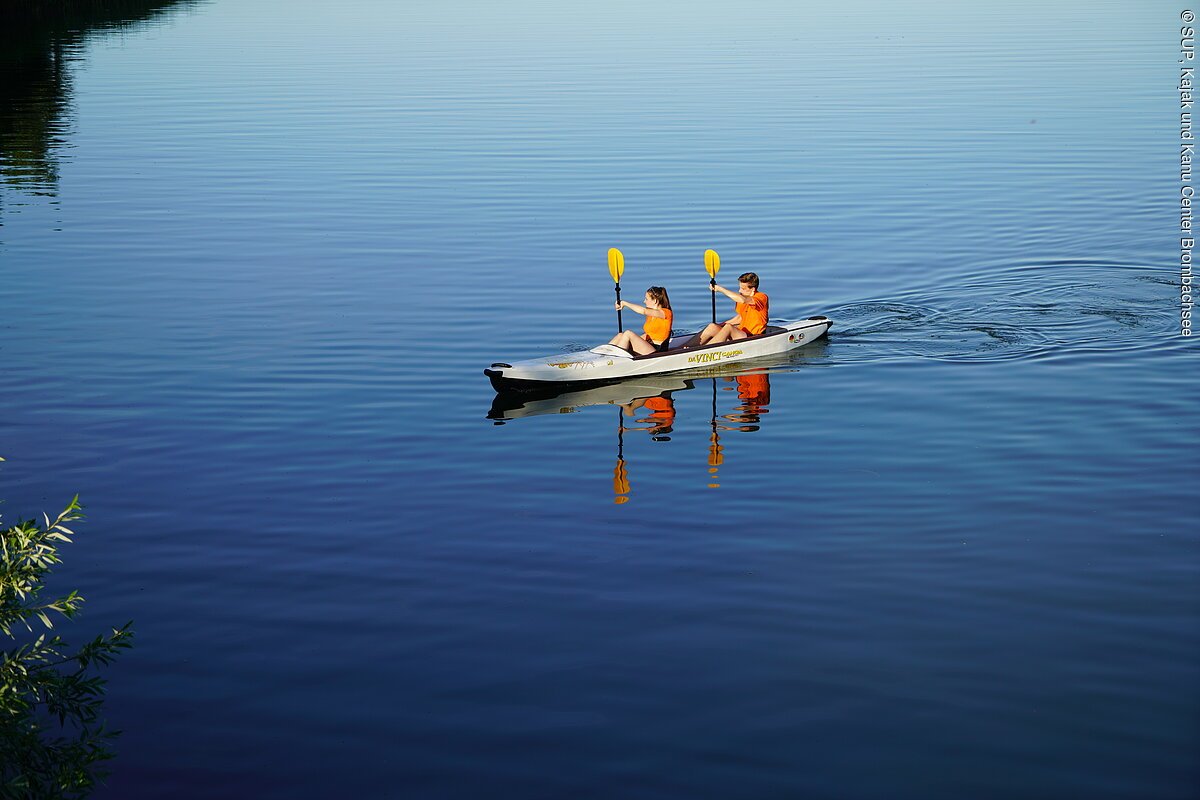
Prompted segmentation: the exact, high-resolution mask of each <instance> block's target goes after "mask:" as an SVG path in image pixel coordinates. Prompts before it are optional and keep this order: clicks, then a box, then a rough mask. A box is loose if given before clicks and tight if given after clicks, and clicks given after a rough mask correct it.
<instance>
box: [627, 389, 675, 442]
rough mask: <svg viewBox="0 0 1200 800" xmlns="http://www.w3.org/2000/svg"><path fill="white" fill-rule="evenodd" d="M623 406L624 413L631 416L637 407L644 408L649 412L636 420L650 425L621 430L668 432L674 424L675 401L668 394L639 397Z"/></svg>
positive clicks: (654, 432) (652, 432) (651, 432)
mask: <svg viewBox="0 0 1200 800" xmlns="http://www.w3.org/2000/svg"><path fill="white" fill-rule="evenodd" d="M623 408H624V409H625V413H626V415H628V416H631V417H632V416H633V415H634V414H635V413H636V412H637V410H638V409H639V408H645V409H646V410H648V411H649V412H650V414H649V415H648V416H646V417H642V418H641V419H639V420H638V422H644V423H649V425H650V426H649V427H647V428H622V430H626V431H630V430H633V431H645V432H646V433H649V434H660V433H670V432H671V430H672V428H673V426H674V425H675V401H674V400H672V399H671V397H670V396H665V397H646V398H639V399H637V400H634V401H633V402H632V403H629V404H628V405H625V406H623Z"/></svg>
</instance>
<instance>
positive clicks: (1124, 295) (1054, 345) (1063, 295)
mask: <svg viewBox="0 0 1200 800" xmlns="http://www.w3.org/2000/svg"><path fill="white" fill-rule="evenodd" d="M825 313H827V314H828V315H829V316H830V317H832V318H833V319H834V320H835V321H836V323H837V324H836V325H835V327H834V329H833V332H832V337H831V345H830V348H829V352H827V353H825V357H826V358H827V359H828V360H830V361H834V362H839V363H846V362H864V361H880V360H896V359H908V358H926V359H936V360H939V361H962V362H995V361H1010V360H1027V359H1041V358H1059V357H1064V356H1068V355H1070V354H1075V353H1080V352H1092V353H1096V352H1108V351H1115V350H1138V349H1146V348H1161V347H1164V346H1168V347H1169V346H1172V344H1171V341H1170V340H1171V339H1172V334H1173V333H1174V332H1175V329H1176V328H1175V326H1177V324H1178V320H1177V315H1178V289H1177V287H1176V284H1175V283H1174V282H1173V281H1172V278H1171V274H1170V271H1169V270H1164V269H1162V268H1159V267H1148V266H1133V265H1127V264H1113V263H1097V262H1081V261H1058V262H1049V263H1043V264H1022V265H1014V266H1010V267H1001V268H998V269H989V270H988V271H987V272H986V273H981V274H979V275H977V276H974V277H971V278H968V279H967V280H965V281H963V282H961V283H958V284H956V285H953V286H944V285H943V286H940V287H929V288H923V289H918V290H914V291H912V292H910V293H906V294H904V295H901V296H898V297H894V298H888V299H875V300H863V301H859V302H851V303H846V304H844V305H841V306H836V307H833V308H830V309H829V310H828V311H826V312H825ZM1176 338H1177V337H1176ZM1164 340H1166V341H1164ZM1174 346H1181V345H1180V343H1179V342H1178V341H1176V342H1175V343H1174Z"/></svg>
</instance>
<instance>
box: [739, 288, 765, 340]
mask: <svg viewBox="0 0 1200 800" xmlns="http://www.w3.org/2000/svg"><path fill="white" fill-rule="evenodd" d="M753 300H754V305H750V304H749V303H738V304H737V314H738V316H739V317H741V318H742V322H741V324H740V325H739V326H738V327H740V328H741V329H742V330H744V331H745V332H746V333H748V334H750V335H751V336H753V335H755V334H757V333H762V332H763V331H764V330H766V327H767V316H768V315H767V296H766V295H765V294H763V293H762V292H755V293H754V297H753Z"/></svg>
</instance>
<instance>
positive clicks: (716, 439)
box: [708, 250, 725, 489]
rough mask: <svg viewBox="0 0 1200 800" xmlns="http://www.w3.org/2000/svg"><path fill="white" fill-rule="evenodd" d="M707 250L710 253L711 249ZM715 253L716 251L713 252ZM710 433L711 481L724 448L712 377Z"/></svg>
mask: <svg viewBox="0 0 1200 800" xmlns="http://www.w3.org/2000/svg"><path fill="white" fill-rule="evenodd" d="M708 252H710V253H712V251H711V250H709V251H708ZM713 255H716V253H713ZM712 387H713V391H712V434H711V435H710V436H709V437H708V474H709V475H711V476H712V477H711V478H709V480H711V481H716V480H717V467H719V466H721V464H723V463H725V456H723V455H721V451H722V450H724V449H725V448H723V447H721V437H720V436H718V435H717V379H716V378H713V379H712ZM708 488H710V489H720V488H721V484H719V483H710V484H709V485H708Z"/></svg>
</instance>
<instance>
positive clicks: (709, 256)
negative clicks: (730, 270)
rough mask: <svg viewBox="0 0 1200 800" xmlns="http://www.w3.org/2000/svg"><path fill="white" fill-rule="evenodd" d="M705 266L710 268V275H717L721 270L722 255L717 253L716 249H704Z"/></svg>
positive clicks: (711, 276) (713, 276)
mask: <svg viewBox="0 0 1200 800" xmlns="http://www.w3.org/2000/svg"><path fill="white" fill-rule="evenodd" d="M704 268H705V269H706V270H708V277H710V278H714V279H715V278H716V277H717V273H718V272H720V271H721V257H720V256H719V255H717V251H716V250H705V251H704Z"/></svg>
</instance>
